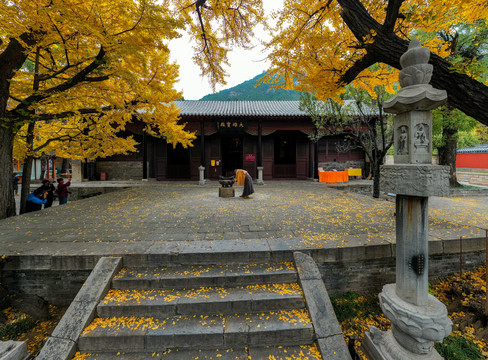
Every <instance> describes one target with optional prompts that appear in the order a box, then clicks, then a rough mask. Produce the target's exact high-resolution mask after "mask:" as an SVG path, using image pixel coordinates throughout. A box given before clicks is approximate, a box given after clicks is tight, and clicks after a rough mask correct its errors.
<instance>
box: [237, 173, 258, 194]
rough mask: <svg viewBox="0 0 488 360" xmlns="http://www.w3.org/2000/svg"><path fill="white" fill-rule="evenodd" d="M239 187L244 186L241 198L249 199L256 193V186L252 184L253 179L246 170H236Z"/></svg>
mask: <svg viewBox="0 0 488 360" xmlns="http://www.w3.org/2000/svg"><path fill="white" fill-rule="evenodd" d="M234 173H235V178H236V182H237V185H244V190H243V191H242V195H241V198H244V199H249V195H251V194H253V193H254V185H253V183H252V177H251V175H249V173H248V172H247V171H246V170H243V169H236V170H234Z"/></svg>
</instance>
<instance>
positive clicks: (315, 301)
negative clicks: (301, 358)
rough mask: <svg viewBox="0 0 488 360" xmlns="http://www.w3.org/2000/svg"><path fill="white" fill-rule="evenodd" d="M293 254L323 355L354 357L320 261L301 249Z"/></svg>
mask: <svg viewBox="0 0 488 360" xmlns="http://www.w3.org/2000/svg"><path fill="white" fill-rule="evenodd" d="M293 256H294V258H295V265H296V267H297V271H298V278H299V281H300V285H301V287H302V290H303V295H304V297H305V303H306V305H307V309H308V313H309V314H310V318H311V320H312V325H313V327H314V330H315V335H316V337H317V345H318V348H319V351H320V353H321V355H322V358H323V359H330V360H352V358H351V355H350V354H349V350H348V348H347V345H346V342H345V340H344V335H343V334H342V330H341V327H340V325H339V321H338V320H337V316H336V314H335V312H334V308H333V307H332V303H331V301H330V298H329V294H328V293H327V289H326V288H325V284H324V282H323V280H322V276H321V274H320V271H319V268H318V267H317V264H316V263H315V261H314V260H313V259H312V257H310V256H308V255H306V254H304V253H302V252H295V253H293Z"/></svg>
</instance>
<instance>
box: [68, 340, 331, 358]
mask: <svg viewBox="0 0 488 360" xmlns="http://www.w3.org/2000/svg"><path fill="white" fill-rule="evenodd" d="M114 358H116V359H117V360H189V359H206V360H248V359H253V360H269V359H308V360H319V359H322V357H321V356H320V353H319V350H318V349H317V346H316V345H315V344H314V345H301V346H266V347H235V348H219V349H199V350H188V349H181V350H179V349H176V350H168V351H165V352H152V353H151V352H149V353H115V352H111V353H110V352H104V353H91V354H86V353H83V354H81V353H78V354H77V356H75V358H74V359H73V360H113V359H114Z"/></svg>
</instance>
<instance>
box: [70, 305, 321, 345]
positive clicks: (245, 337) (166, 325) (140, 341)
mask: <svg viewBox="0 0 488 360" xmlns="http://www.w3.org/2000/svg"><path fill="white" fill-rule="evenodd" d="M313 341H314V331H313V326H312V323H311V320H310V318H309V316H308V312H307V310H306V309H299V310H291V311H290V310H283V311H270V312H261V313H257V314H235V315H228V316H223V315H213V316H205V315H193V316H187V317H185V316H175V317H169V318H163V319H155V318H146V317H136V316H132V317H119V318H97V319H95V320H94V321H93V322H92V324H90V325H89V326H88V327H87V328H86V329H85V331H84V332H83V333H82V334H81V336H80V338H79V341H78V349H79V350H80V351H84V352H89V353H91V352H98V351H120V352H152V351H164V350H166V349H168V348H178V349H198V350H200V349H213V348H222V347H225V348H229V347H235V346H264V345H280V344H283V345H287V346H289V345H311V344H312V343H313Z"/></svg>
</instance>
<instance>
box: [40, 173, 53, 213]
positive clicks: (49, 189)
mask: <svg viewBox="0 0 488 360" xmlns="http://www.w3.org/2000/svg"><path fill="white" fill-rule="evenodd" d="M42 188H43V189H44V191H45V192H46V193H47V196H46V200H47V202H46V203H45V204H44V209H46V208H48V207H51V206H52V205H53V201H54V191H55V190H56V188H55V187H54V185H53V183H52V182H51V181H50V180H48V179H44V180H42Z"/></svg>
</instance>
